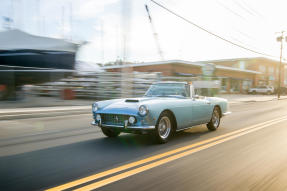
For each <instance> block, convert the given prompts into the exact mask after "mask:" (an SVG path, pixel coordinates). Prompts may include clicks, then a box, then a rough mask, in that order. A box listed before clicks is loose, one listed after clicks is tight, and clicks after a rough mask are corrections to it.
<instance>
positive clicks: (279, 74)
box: [277, 31, 285, 99]
mask: <svg viewBox="0 0 287 191" xmlns="http://www.w3.org/2000/svg"><path fill="white" fill-rule="evenodd" d="M284 32H285V31H281V36H279V37H277V41H280V43H281V45H280V63H279V69H278V87H277V98H278V99H280V93H281V67H282V51H283V39H284Z"/></svg>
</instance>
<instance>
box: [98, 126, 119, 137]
mask: <svg viewBox="0 0 287 191" xmlns="http://www.w3.org/2000/svg"><path fill="white" fill-rule="evenodd" d="M102 132H103V133H104V135H106V136H107V137H117V136H118V135H119V134H120V133H121V132H119V131H114V130H112V129H108V128H105V127H102Z"/></svg>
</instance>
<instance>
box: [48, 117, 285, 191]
mask: <svg viewBox="0 0 287 191" xmlns="http://www.w3.org/2000/svg"><path fill="white" fill-rule="evenodd" d="M285 118H286V117H281V118H277V119H273V120H269V121H266V122H262V123H259V124H256V125H252V126H249V127H246V128H242V129H239V130H236V131H233V132H230V133H226V134H224V135H220V136H217V137H213V138H210V139H207V140H204V141H200V142H198V143H194V144H191V145H187V146H184V147H180V148H177V149H174V150H171V151H168V152H165V153H162V154H158V155H154V156H151V157H148V158H145V159H142V160H139V161H135V162H132V163H129V164H126V165H122V166H119V167H116V168H113V169H110V170H107V171H103V172H100V173H97V174H94V175H91V176H87V177H84V178H80V179H78V180H74V181H71V182H68V183H66V184H62V185H59V186H56V187H53V188H50V189H48V190H47V191H55V190H64V189H68V188H72V187H74V186H78V185H80V184H84V183H87V182H89V181H93V180H96V179H99V178H102V177H105V176H108V175H111V174H114V173H117V172H120V171H123V170H127V169H129V168H132V167H136V166H139V165H142V164H145V163H148V162H151V161H154V160H157V159H160V158H163V157H166V156H170V155H172V154H176V153H178V152H182V151H185V150H187V149H192V148H194V147H197V146H200V145H203V144H206V143H209V142H212V141H216V140H218V139H222V138H225V137H228V136H231V135H234V134H237V133H241V132H243V131H247V130H250V129H253V128H256V127H258V126H261V125H265V124H268V123H272V122H276V121H278V120H281V119H285Z"/></svg>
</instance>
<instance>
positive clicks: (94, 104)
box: [92, 103, 98, 112]
mask: <svg viewBox="0 0 287 191" xmlns="http://www.w3.org/2000/svg"><path fill="white" fill-rule="evenodd" d="M92 109H93V112H96V111H97V110H98V104H96V103H93V106H92Z"/></svg>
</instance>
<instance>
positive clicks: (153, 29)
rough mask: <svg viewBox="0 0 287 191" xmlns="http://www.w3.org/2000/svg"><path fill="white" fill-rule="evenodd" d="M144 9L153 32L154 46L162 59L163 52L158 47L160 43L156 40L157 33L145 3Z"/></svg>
mask: <svg viewBox="0 0 287 191" xmlns="http://www.w3.org/2000/svg"><path fill="white" fill-rule="evenodd" d="M145 9H146V12H147V14H148V18H149V22H150V26H151V30H152V32H153V36H154V40H155V44H156V47H157V51H158V54H159V56H160V58H161V60H164V57H163V52H162V50H161V48H160V43H159V40H158V34H157V32H156V30H155V27H154V24H153V22H152V18H151V15H150V12H149V8H148V6H147V5H145Z"/></svg>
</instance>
